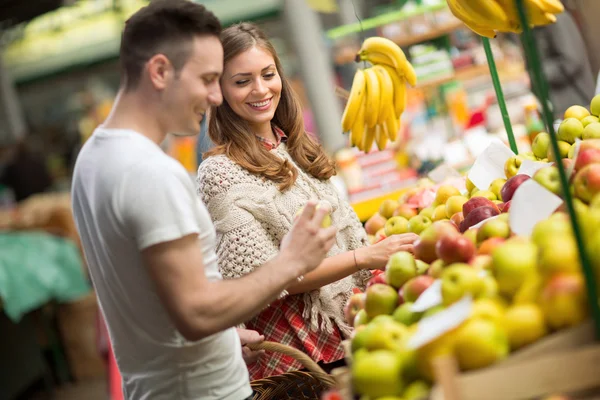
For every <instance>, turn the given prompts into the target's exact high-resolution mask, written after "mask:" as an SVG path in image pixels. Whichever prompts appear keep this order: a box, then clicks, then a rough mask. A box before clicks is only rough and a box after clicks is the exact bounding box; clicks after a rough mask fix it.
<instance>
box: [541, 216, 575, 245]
mask: <svg viewBox="0 0 600 400" xmlns="http://www.w3.org/2000/svg"><path fill="white" fill-rule="evenodd" d="M572 235H573V230H572V228H571V220H570V219H569V216H568V215H567V214H566V213H564V212H556V213H554V214H552V216H551V217H550V218H548V219H545V220H542V221H540V222H538V223H537V224H535V226H534V227H533V231H531V240H532V241H533V243H535V244H536V245H537V246H540V247H542V246H545V243H546V242H547V241H548V240H549V239H551V238H552V237H558V238H564V237H572Z"/></svg>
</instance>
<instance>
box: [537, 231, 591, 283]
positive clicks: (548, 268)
mask: <svg viewBox="0 0 600 400" xmlns="http://www.w3.org/2000/svg"><path fill="white" fill-rule="evenodd" d="M538 270H539V271H540V273H542V274H545V275H546V276H550V275H553V274H556V273H559V272H570V273H577V272H581V264H580V262H579V250H578V248H577V243H576V242H575V239H574V237H573V236H572V235H568V236H567V235H563V236H550V237H548V238H547V239H546V240H545V242H544V244H543V246H539V256H538Z"/></svg>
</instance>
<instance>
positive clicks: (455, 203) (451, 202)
mask: <svg viewBox="0 0 600 400" xmlns="http://www.w3.org/2000/svg"><path fill="white" fill-rule="evenodd" d="M468 200H469V199H467V198H466V197H465V196H452V197H449V198H448V200H447V201H446V217H447V218H452V216H453V215H454V214H456V213H457V212H462V207H463V204H465V203H466V202H467V201H468Z"/></svg>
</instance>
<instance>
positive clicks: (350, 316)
mask: <svg viewBox="0 0 600 400" xmlns="http://www.w3.org/2000/svg"><path fill="white" fill-rule="evenodd" d="M365 299H366V295H365V294H364V293H354V294H353V295H352V296H350V298H349V299H348V301H347V302H346V305H345V306H344V317H346V322H347V323H348V325H353V324H354V319H355V318H356V314H358V312H359V311H360V310H362V309H364V308H365Z"/></svg>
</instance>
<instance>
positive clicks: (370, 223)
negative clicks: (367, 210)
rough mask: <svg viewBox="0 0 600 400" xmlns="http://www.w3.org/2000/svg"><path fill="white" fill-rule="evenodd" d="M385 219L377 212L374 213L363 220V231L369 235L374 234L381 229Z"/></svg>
mask: <svg viewBox="0 0 600 400" xmlns="http://www.w3.org/2000/svg"><path fill="white" fill-rule="evenodd" d="M386 221H387V220H386V219H385V218H383V217H382V216H381V215H380V214H379V213H375V214H373V215H372V216H371V218H369V219H368V220H367V222H365V231H367V234H369V235H376V234H377V232H378V231H379V230H380V229H383V227H384V226H385V222H386Z"/></svg>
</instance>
